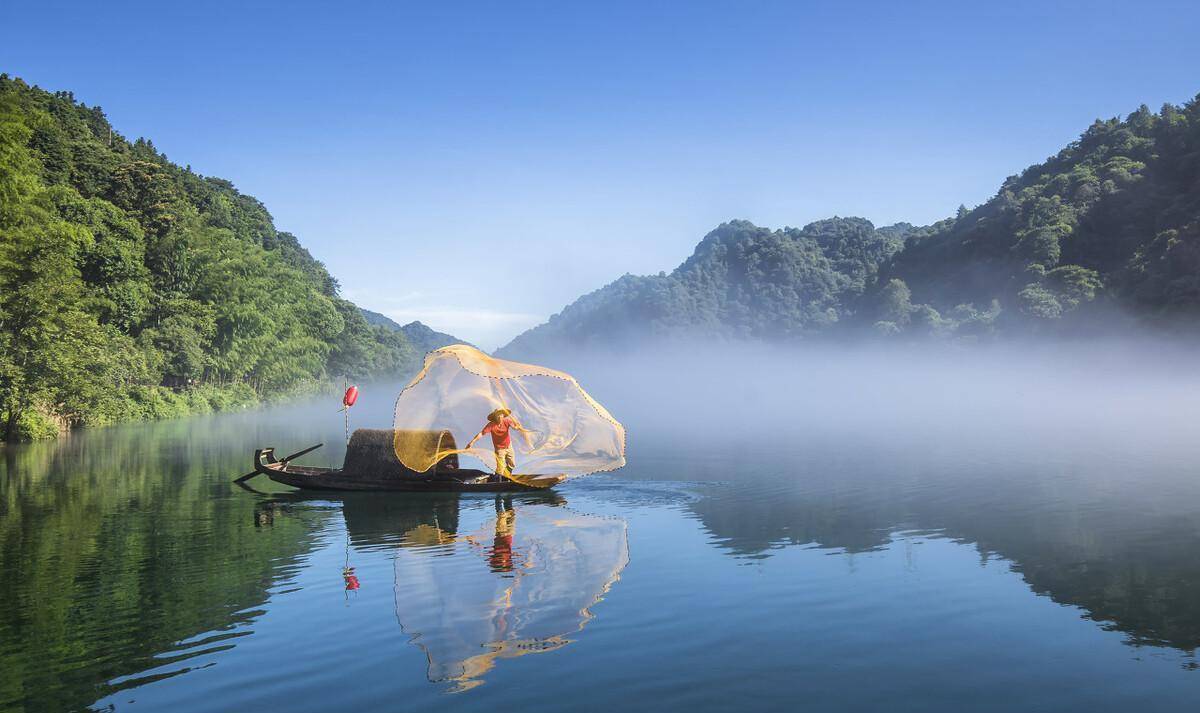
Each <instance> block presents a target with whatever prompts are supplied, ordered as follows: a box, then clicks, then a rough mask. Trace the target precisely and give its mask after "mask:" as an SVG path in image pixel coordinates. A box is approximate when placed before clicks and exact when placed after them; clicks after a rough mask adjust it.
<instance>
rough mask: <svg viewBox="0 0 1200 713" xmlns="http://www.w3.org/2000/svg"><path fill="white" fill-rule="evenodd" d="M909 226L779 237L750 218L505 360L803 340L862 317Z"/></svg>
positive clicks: (566, 313) (596, 295) (594, 298)
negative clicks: (617, 348)
mask: <svg viewBox="0 0 1200 713" xmlns="http://www.w3.org/2000/svg"><path fill="white" fill-rule="evenodd" d="M911 229H912V226H910V225H907V224H899V225H894V226H889V227H886V228H878V229H877V228H875V226H873V225H871V223H870V221H867V220H863V219H862V218H831V219H828V220H822V221H818V222H816V223H812V224H810V225H806V226H805V227H803V228H799V229H797V228H785V229H783V230H769V229H767V228H760V227H758V226H755V225H753V224H752V223H749V222H746V221H744V220H736V221H732V222H729V223H724V224H722V225H720V226H719V227H717V229H716V230H714V231H712V232H711V233H709V234H708V235H707V236H705V238H704V240H702V241H701V242H700V244H699V245H698V246H697V247H696V251H695V253H693V254H692V256H691V257H689V258H688V259H687V260H686V261H685V262H684V263H683V264H682V265H680V266H679V267H678V268H676V269H675V270H674V271H673V272H671V273H670V274H664V273H659V274H658V275H650V276H645V277H641V276H635V275H625V276H624V277H621V278H620V279H618V280H617V281H616V282H613V283H611V284H609V285H607V286H605V287H603V288H601V289H599V290H597V291H595V292H593V293H591V294H588V295H585V296H583V297H581V298H579V299H578V300H576V301H575V302H574V303H572V304H571V305H570V306H568V307H567V308H566V309H564V310H563V311H562V312H561V313H560V314H557V315H555V316H553V317H551V318H550V321H549V322H547V323H546V324H543V325H541V326H538V327H535V328H533V329H531V330H529V331H527V332H525V333H524V334H522V335H520V336H519V337H517V338H516V339H515V340H513V342H512V343H510V344H509V345H508V346H506V347H504V348H503V349H502V350H500V353H501V354H502V355H503V354H510V355H514V356H519V355H525V354H528V355H532V354H540V353H545V352H548V351H553V350H554V349H555V348H556V347H561V346H564V345H571V346H573V347H576V348H588V347H590V346H593V345H598V344H612V343H614V342H616V343H619V344H625V343H631V342H637V341H641V340H644V339H646V338H654V337H668V338H669V337H687V336H691V335H697V334H700V335H716V336H720V337H726V338H745V337H749V338H761V339H788V338H803V337H807V336H810V335H814V334H818V333H821V332H824V331H826V330H828V329H829V328H830V327H831V326H832V325H835V324H838V323H839V322H840V321H842V320H845V319H847V318H848V317H850V316H851V315H852V314H853V311H854V308H855V305H857V304H858V302H859V301H860V300H861V299H862V297H863V294H864V292H865V291H866V289H867V288H868V287H870V286H871V285H873V284H874V283H875V280H876V275H877V273H878V271H879V268H880V266H881V265H882V264H883V263H884V262H885V261H886V260H887V259H888V258H890V257H891V256H892V255H893V254H895V253H896V251H898V250H900V249H901V247H902V246H903V244H904V237H905V236H906V235H907V234H908V232H909V231H910V230H911Z"/></svg>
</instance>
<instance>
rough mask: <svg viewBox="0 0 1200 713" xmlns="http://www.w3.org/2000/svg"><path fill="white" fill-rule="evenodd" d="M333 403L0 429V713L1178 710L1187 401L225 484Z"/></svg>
mask: <svg viewBox="0 0 1200 713" xmlns="http://www.w3.org/2000/svg"><path fill="white" fill-rule="evenodd" d="M381 392H385V393H381ZM394 393H395V392H394V390H393V391H387V390H386V389H376V390H374V391H372V390H369V389H367V390H364V396H363V399H362V401H361V402H360V406H359V407H358V409H357V410H356V412H355V414H354V417H355V420H356V421H357V424H358V425H371V426H384V427H386V426H387V424H388V408H389V407H390V402H391V398H392V397H393V396H394ZM335 408H336V406H334V405H331V404H330V403H320V404H314V405H309V406H290V407H287V408H277V409H273V410H267V411H262V412H253V413H251V412H247V413H240V414H231V415H221V416H213V417H201V418H194V419H188V420H183V421H175V422H167V423H158V424H146V425H134V426H128V427H118V428H109V429H101V430H95V431H90V432H81V433H77V434H75V435H73V436H72V437H70V438H69V439H67V440H64V441H62V442H60V443H55V444H33V445H27V446H19V447H9V448H7V449H2V448H0V709H3V710H6V711H39V712H41V711H57V710H86V709H97V710H114V711H173V712H175V713H184V712H186V711H249V710H289V711H333V710H350V711H367V710H432V709H434V707H439V708H446V707H449V708H448V709H452V710H462V711H471V710H478V711H488V712H489V713H494V711H496V710H505V711H517V710H521V711H539V710H559V709H564V708H572V709H578V710H613V711H616V710H651V709H653V710H681V709H684V708H687V709H689V710H693V711H705V710H730V709H739V710H795V709H799V708H804V709H810V710H923V711H963V710H1046V711H1068V710H1078V711H1104V710H1111V711H1128V710H1135V709H1136V710H1191V709H1194V708H1195V706H1196V705H1197V702H1198V701H1200V670H1197V668H1198V667H1200V664H1198V661H1197V659H1196V657H1195V654H1196V648H1197V646H1198V645H1200V478H1198V477H1197V476H1198V474H1200V443H1198V442H1197V439H1196V438H1195V434H1194V430H1195V429H1194V428H1193V427H1191V425H1189V424H1187V423H1177V424H1175V426H1171V425H1169V424H1168V425H1159V426H1156V427H1154V428H1139V427H1137V426H1136V424H1135V425H1130V424H1129V423H1122V422H1115V423H1113V424H1109V425H1107V426H1105V427H1098V426H1096V425H1095V424H1089V425H1087V426H1086V427H1067V426H1065V425H1061V424H1060V425H1059V426H1056V427H1047V426H1046V424H1040V425H1030V424H1024V423H1022V422H1021V421H1020V419H1014V420H1012V421H1010V422H1006V424H1007V425H997V424H995V423H987V424H983V423H972V422H970V421H969V419H967V420H964V419H951V422H947V423H941V424H932V425H931V424H929V423H927V422H923V423H922V425H921V426H920V427H917V426H905V424H904V423H903V422H901V421H896V422H893V423H890V424H888V425H887V426H886V427H884V426H881V425H879V424H870V425H862V424H857V425H856V424H855V422H854V421H853V419H835V420H832V421H830V422H828V423H824V424H823V425H820V426H810V427H808V428H806V429H804V431H803V432H797V433H790V432H786V431H779V432H774V431H772V432H770V433H761V434H760V437H759V438H754V437H751V436H738V437H729V438H722V437H718V436H717V435H716V434H717V433H719V431H720V429H719V428H718V427H717V426H716V425H713V424H702V425H703V426H704V427H703V428H701V429H699V431H700V432H699V433H697V432H695V431H691V432H690V435H682V436H678V437H674V436H670V435H667V434H666V433H665V432H655V431H651V430H649V429H643V430H641V431H639V429H638V428H637V427H636V425H635V424H631V428H630V447H629V465H628V466H627V467H626V468H624V469H622V470H620V471H618V472H616V473H614V474H608V475H600V476H594V477H589V478H583V479H579V480H575V481H571V482H569V483H567V484H565V485H563V486H561V487H559V488H558V489H556V492H555V493H553V494H547V495H543V494H539V495H537V496H516V497H512V498H509V499H499V500H497V499H496V498H494V497H478V496H464V497H455V496H448V495H446V496H436V497H433V496H421V497H416V496H412V495H386V494H371V495H366V496H345V497H342V496H324V497H320V496H300V495H297V494H294V493H289V492H285V491H286V490H287V489H286V488H283V487H280V486H274V485H273V484H271V483H269V482H266V481H265V478H259V479H257V480H256V481H254V483H255V484H256V485H257V487H259V488H260V489H261V490H263V491H264V493H265V494H259V495H256V494H253V493H248V492H244V491H242V490H240V489H239V488H237V487H235V486H233V485H232V484H231V482H230V481H231V480H232V479H233V478H234V477H236V476H238V475H240V474H241V473H243V472H245V471H246V470H247V467H248V464H249V462H250V455H251V451H252V449H253V448H254V447H255V446H257V445H274V446H277V447H278V448H279V449H280V450H281V451H284V452H290V451H292V450H299V449H300V448H302V447H304V446H307V445H310V444H311V443H315V442H318V441H325V442H326V444H327V445H326V447H325V448H324V449H322V450H320V451H317V452H316V453H314V454H312V455H311V456H309V457H307V458H306V459H305V461H306V462H308V463H312V464H317V465H325V464H329V463H331V462H340V460H341V456H342V449H341V448H339V447H338V446H337V445H336V444H338V443H340V442H343V441H344V436H343V430H342V423H341V418H340V416H338V415H337V414H336V413H335V412H334V409H335ZM614 412H615V413H617V415H618V416H621V412H620V411H619V409H614ZM643 420H645V421H646V422H649V418H648V417H645V418H643ZM349 568H353V571H352V572H350V571H349Z"/></svg>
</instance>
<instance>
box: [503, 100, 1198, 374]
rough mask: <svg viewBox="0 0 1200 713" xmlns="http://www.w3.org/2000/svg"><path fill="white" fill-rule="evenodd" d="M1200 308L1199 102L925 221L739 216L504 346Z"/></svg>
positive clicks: (1166, 111)
mask: <svg viewBox="0 0 1200 713" xmlns="http://www.w3.org/2000/svg"><path fill="white" fill-rule="evenodd" d="M1198 316H1200V101H1198V100H1193V101H1191V102H1189V103H1188V104H1186V105H1185V106H1182V107H1176V106H1171V105H1168V106H1164V107H1163V108H1162V110H1161V111H1160V112H1158V113H1157V114H1156V113H1153V112H1151V111H1150V110H1148V109H1147V108H1146V107H1142V108H1140V109H1138V110H1137V111H1135V112H1134V113H1133V114H1130V115H1129V117H1127V118H1126V119H1125V120H1123V121H1122V120H1118V119H1109V120H1107V121H1097V122H1095V123H1094V124H1093V125H1092V126H1091V127H1090V128H1088V130H1087V131H1085V132H1084V134H1083V135H1082V136H1081V137H1080V138H1079V140H1078V141H1075V142H1073V143H1072V144H1070V145H1069V146H1067V147H1066V148H1065V149H1063V150H1062V151H1061V152H1059V153H1058V154H1057V155H1056V156H1054V157H1053V158H1051V159H1049V160H1048V161H1046V162H1045V163H1042V164H1040V165H1037V166H1033V167H1031V168H1029V169H1026V170H1025V171H1024V172H1022V173H1021V175H1019V176H1014V177H1012V178H1009V179H1008V180H1006V181H1005V182H1004V184H1003V186H1001V188H1000V190H999V192H998V193H997V194H996V196H995V197H994V198H992V199H991V200H989V201H988V202H986V203H984V204H983V205H981V206H979V207H978V208H975V209H974V210H967V209H965V208H961V209H960V210H959V211H958V214H957V215H956V216H955V217H953V218H948V219H946V220H943V221H941V222H939V223H936V224H934V225H931V226H927V227H923V228H914V227H912V226H910V225H907V224H901V225H896V226H891V227H887V228H880V229H875V228H873V227H872V226H871V224H870V223H869V222H867V221H866V220H863V219H861V218H834V219H831V220H825V221H819V222H817V223H813V224H811V225H809V226H806V227H805V228H803V229H801V230H795V229H785V230H780V231H771V230H767V229H765V228H759V227H756V226H754V225H752V224H750V223H747V222H744V221H734V222H731V223H726V224H723V225H721V226H720V227H718V228H717V229H716V230H714V231H713V232H712V233H710V234H709V235H708V236H707V237H705V238H704V240H703V241H702V242H701V243H700V245H699V246H698V247H697V248H696V252H695V254H694V255H692V257H690V258H689V259H688V260H687V261H686V262H684V263H683V264H682V265H680V266H679V267H678V268H677V269H676V270H675V271H673V272H672V273H671V274H669V275H667V274H659V275H658V276H649V277H636V276H632V275H626V276H624V277H622V278H620V279H619V280H617V281H616V282H613V283H612V284H610V285H608V286H606V287H604V288H602V289H600V290H597V291H596V292H593V293H591V294H589V295H586V296H584V297H581V298H580V299H579V300H577V301H576V302H574V303H573V304H571V305H569V306H568V307H567V308H565V309H564V310H563V311H562V312H561V313H560V314H557V315H555V316H554V317H552V318H551V319H550V320H549V322H547V323H546V324H543V325H541V326H539V327H535V328H534V329H532V330H530V331H528V332H526V333H524V334H522V335H520V336H519V337H517V339H515V340H514V341H513V342H512V343H510V344H509V345H508V346H506V347H505V348H504V349H502V350H501V353H502V354H506V355H511V356H514V357H523V356H530V357H531V356H533V355H535V354H543V353H547V352H553V351H554V350H556V349H562V348H565V347H568V346H570V347H581V346H582V347H585V348H586V347H591V346H596V345H601V344H619V345H624V344H628V343H630V342H631V341H644V340H646V339H647V338H649V339H664V338H671V337H676V336H690V337H703V338H714V337H715V338H727V337H739V338H740V337H751V338H757V339H765V340H785V341H786V340H795V339H807V338H814V337H838V338H847V337H858V338H862V337H869V338H880V337H882V338H889V339H896V338H902V339H926V338H950V339H962V338H967V339H972V340H977V339H981V338H995V337H999V336H1005V335H1009V336H1013V335H1030V334H1036V335H1048V334H1067V333H1081V332H1086V331H1088V330H1095V329H1102V328H1108V327H1112V326H1114V325H1115V324H1118V323H1120V324H1127V323H1130V322H1138V323H1141V324H1153V325H1156V326H1170V327H1172V328H1182V329H1191V328H1193V327H1194V322H1195V321H1196V318H1197V317H1198Z"/></svg>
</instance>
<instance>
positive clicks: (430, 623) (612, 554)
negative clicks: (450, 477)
mask: <svg viewBox="0 0 1200 713" xmlns="http://www.w3.org/2000/svg"><path fill="white" fill-rule="evenodd" d="M476 502H478V501H476ZM514 505H515V506H514ZM563 505H564V502H563V501H562V499H561V496H558V495H554V494H553V493H546V494H544V495H543V494H540V493H538V494H521V495H515V496H511V495H510V496H499V497H497V498H495V500H494V501H493V506H494V512H495V520H494V521H491V518H488V521H485V522H482V523H480V526H479V528H478V529H476V530H474V532H466V533H455V532H453V531H443V530H442V529H441V528H436V536H435V528H433V527H430V526H426V527H422V528H417V529H410V530H409V532H408V535H406V536H405V537H404V538H403V540H402V544H401V546H400V547H398V548H397V549H396V551H395V557H394V567H395V594H396V597H395V601H396V618H397V619H398V620H399V622H400V626H401V628H402V629H403V630H404V632H405V633H406V635H407V637H408V640H409V641H410V642H411V643H412V644H413V645H414V646H417V647H418V648H420V649H422V650H423V651H424V653H425V655H426V658H427V659H428V667H427V670H426V675H427V676H428V678H429V680H430V681H436V682H446V683H449V684H451V686H452V687H451V688H450V689H449V690H454V691H462V690H466V689H469V688H473V687H475V686H479V685H481V684H483V683H484V680H485V678H487V677H488V675H489V672H490V671H492V670H493V669H494V668H495V667H496V666H497V664H499V663H500V662H501V661H503V660H506V659H512V658H516V657H521V656H526V655H529V654H546V653H548V652H552V651H557V650H560V649H562V648H563V647H565V646H568V645H569V644H571V642H573V641H575V640H576V639H577V637H578V635H579V632H581V631H582V630H583V628H584V627H585V626H586V625H587V623H588V621H590V620H591V619H592V617H593V614H592V607H594V606H595V605H596V604H597V603H598V602H599V601H600V600H601V599H602V598H603V597H604V595H605V593H606V592H607V591H608V589H609V587H611V586H612V585H613V584H614V583H615V582H616V581H617V579H618V578H619V576H620V573H621V571H622V570H623V569H624V568H625V565H626V563H628V561H629V552H628V542H627V540H626V524H625V522H624V521H623V520H621V519H619V518H612V517H603V516H597V515H588V514H583V513H579V512H575V511H573V510H570V509H567V508H565V507H563ZM518 510H519V511H520V524H521V527H520V528H519V529H518V528H517V520H518V518H517V511H518ZM488 514H491V512H490V509H489V513H488ZM418 529H419V530H420V532H418V531H417V530H418ZM455 529H457V528H455Z"/></svg>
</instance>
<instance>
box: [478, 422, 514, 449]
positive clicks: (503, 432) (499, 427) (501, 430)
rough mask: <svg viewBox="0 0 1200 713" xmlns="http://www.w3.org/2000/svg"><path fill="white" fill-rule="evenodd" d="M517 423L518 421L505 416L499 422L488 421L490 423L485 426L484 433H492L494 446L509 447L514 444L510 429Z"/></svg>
mask: <svg viewBox="0 0 1200 713" xmlns="http://www.w3.org/2000/svg"><path fill="white" fill-rule="evenodd" d="M515 425H517V423H516V421H513V420H512V419H511V418H509V417H508V416H505V417H504V418H502V419H500V422H499V423H493V422H491V421H488V425H486V426H484V427H483V431H482V433H490V434H492V447H493V448H508V447H510V446H512V436H510V435H508V429H509V428H511V427H513V426H515Z"/></svg>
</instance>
